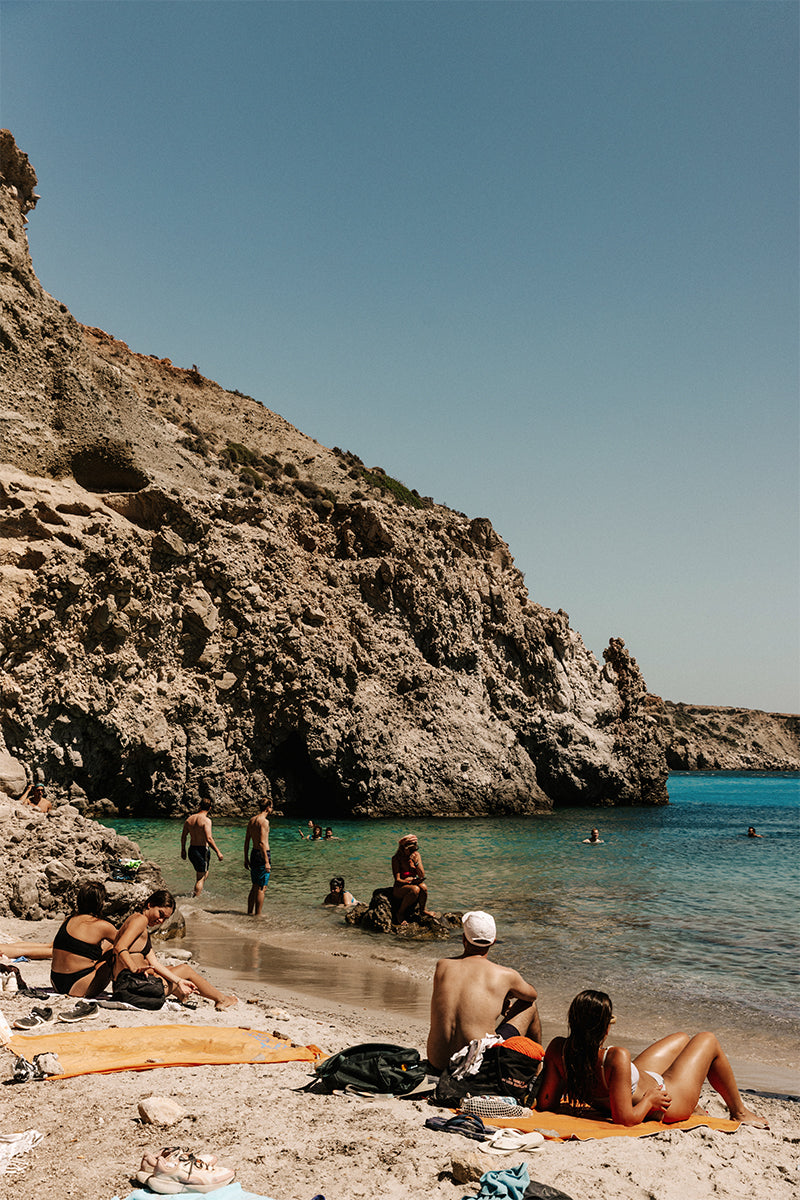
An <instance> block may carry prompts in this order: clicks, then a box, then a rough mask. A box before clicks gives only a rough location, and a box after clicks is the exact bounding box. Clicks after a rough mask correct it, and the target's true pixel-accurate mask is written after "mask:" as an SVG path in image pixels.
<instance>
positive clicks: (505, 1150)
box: [483, 1129, 544, 1154]
mask: <svg viewBox="0 0 800 1200" xmlns="http://www.w3.org/2000/svg"><path fill="white" fill-rule="evenodd" d="M542 1145H544V1136H543V1135H542V1134H541V1133H539V1132H538V1131H537V1130H534V1131H533V1132H532V1133H522V1132H521V1131H520V1130H519V1129H496V1130H495V1132H494V1133H493V1134H492V1136H491V1137H490V1138H489V1140H488V1142H486V1144H485V1145H484V1146H483V1149H484V1150H490V1151H491V1152H492V1153H493V1154H525V1153H527V1152H528V1151H529V1150H536V1148H537V1147H538V1146H542Z"/></svg>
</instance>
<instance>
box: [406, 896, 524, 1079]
mask: <svg viewBox="0 0 800 1200" xmlns="http://www.w3.org/2000/svg"><path fill="white" fill-rule="evenodd" d="M461 925H462V929H463V942H464V951H463V953H462V954H461V956H460V958H440V959H439V961H438V963H437V964H436V971H435V972H434V976H433V996H432V997H431V1029H430V1033H429V1034H428V1049H427V1054H428V1062H429V1063H430V1064H431V1066H432V1067H433V1068H434V1069H435V1070H436V1071H443V1070H444V1068H445V1067H446V1066H447V1064H448V1062H449V1061H450V1058H451V1056H452V1055H453V1054H455V1053H456V1051H457V1050H461V1049H462V1047H464V1046H467V1045H469V1043H470V1042H471V1041H474V1040H475V1039H477V1038H483V1037H486V1035H487V1034H489V1033H497V1034H499V1035H500V1037H502V1038H503V1039H504V1040H508V1038H512V1037H529V1038H531V1039H532V1040H533V1041H535V1042H540V1043H541V1040H542V1023H541V1021H540V1020H539V1010H538V1009H537V1007H536V988H535V987H532V985H531V984H530V983H526V981H525V980H524V979H523V978H522V976H521V975H520V974H519V972H518V971H514V970H513V969H512V968H511V967H501V966H500V965H499V963H493V962H490V961H489V959H488V958H487V957H486V956H487V954H488V953H489V951H490V949H491V948H492V946H493V945H494V943H495V941H496V939H497V929H496V927H495V923H494V918H493V917H491V916H490V915H489V913H486V912H468V913H464V916H463V917H462V918H461Z"/></svg>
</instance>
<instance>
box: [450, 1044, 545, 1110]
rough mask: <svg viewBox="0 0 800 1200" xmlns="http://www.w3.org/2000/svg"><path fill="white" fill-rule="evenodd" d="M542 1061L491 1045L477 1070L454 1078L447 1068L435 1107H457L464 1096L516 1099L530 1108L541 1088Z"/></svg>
mask: <svg viewBox="0 0 800 1200" xmlns="http://www.w3.org/2000/svg"><path fill="white" fill-rule="evenodd" d="M541 1065H542V1064H541V1062H540V1061H539V1059H538V1058H530V1057H529V1056H528V1055H527V1054H520V1052H519V1051H518V1050H512V1049H510V1047H508V1046H502V1045H495V1046H490V1047H489V1049H488V1050H487V1051H486V1052H485V1054H484V1056H483V1061H482V1062H481V1065H480V1067H479V1068H478V1070H477V1071H476V1072H475V1073H474V1074H472V1075H464V1076H462V1077H461V1078H459V1079H456V1078H454V1077H453V1076H452V1075H451V1074H450V1071H449V1069H448V1068H447V1067H445V1069H444V1071H442V1074H441V1075H440V1077H439V1082H438V1083H437V1085H436V1091H435V1093H434V1098H433V1103H434V1104H447V1105H451V1106H453V1107H457V1106H458V1105H459V1104H460V1103H461V1101H462V1100H463V1099H464V1097H465V1096H513V1097H514V1099H515V1100H516V1102H517V1104H525V1105H528V1106H530V1104H531V1101H532V1100H533V1099H534V1098H535V1096H536V1093H537V1092H538V1091H539V1087H540V1085H541V1082H542V1080H541V1075H540V1073H539V1072H540V1069H541Z"/></svg>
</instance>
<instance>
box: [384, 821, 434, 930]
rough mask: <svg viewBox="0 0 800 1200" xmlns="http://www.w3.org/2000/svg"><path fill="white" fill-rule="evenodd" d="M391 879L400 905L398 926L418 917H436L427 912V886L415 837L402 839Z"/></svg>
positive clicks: (408, 835)
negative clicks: (392, 878)
mask: <svg viewBox="0 0 800 1200" xmlns="http://www.w3.org/2000/svg"><path fill="white" fill-rule="evenodd" d="M392 875H393V877H394V887H393V888H392V897H393V899H394V900H395V901H399V905H398V909H397V916H396V917H395V924H396V925H407V924H408V922H409V921H410V920H412V919H413V918H414V917H415V916H416V917H417V918H419V917H435V916H436V913H433V912H429V911H428V886H427V884H426V883H425V868H424V867H423V865H422V859H421V858H420V854H419V844H418V842H417V837H416V834H413V833H407V834H406V836H405V837H401V838H400V841H399V842H398V844H397V850H396V852H395V854H394V856H393V858H392Z"/></svg>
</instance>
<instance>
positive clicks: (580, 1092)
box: [564, 989, 612, 1104]
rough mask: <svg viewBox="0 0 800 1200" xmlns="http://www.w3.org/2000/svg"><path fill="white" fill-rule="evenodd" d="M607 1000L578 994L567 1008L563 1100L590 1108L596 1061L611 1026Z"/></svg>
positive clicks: (594, 994)
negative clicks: (567, 1032)
mask: <svg viewBox="0 0 800 1200" xmlns="http://www.w3.org/2000/svg"><path fill="white" fill-rule="evenodd" d="M611 1016H612V1010H611V999H610V997H609V996H607V995H606V993H605V992H594V991H592V990H591V989H587V990H586V991H585V992H579V993H578V995H577V996H576V997H575V999H574V1000H573V1001H572V1004H570V1006H569V1014H568V1017H567V1019H568V1021H569V1035H568V1037H567V1039H566V1041H565V1042H564V1069H565V1071H566V1073H567V1086H566V1094H567V1097H568V1098H569V1099H570V1100H571V1101H572V1102H573V1103H576V1102H579V1103H582V1104H591V1103H592V1100H593V1099H594V1094H595V1089H596V1078H597V1057H598V1054H599V1051H600V1047H601V1045H602V1044H603V1039H604V1038H605V1036H606V1034H607V1033H608V1027H609V1025H610V1024H611Z"/></svg>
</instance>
